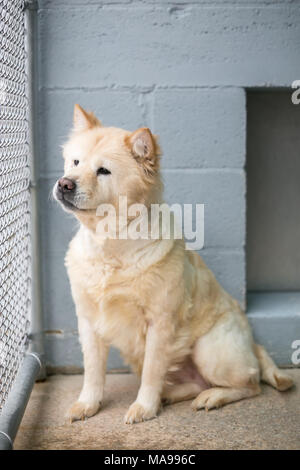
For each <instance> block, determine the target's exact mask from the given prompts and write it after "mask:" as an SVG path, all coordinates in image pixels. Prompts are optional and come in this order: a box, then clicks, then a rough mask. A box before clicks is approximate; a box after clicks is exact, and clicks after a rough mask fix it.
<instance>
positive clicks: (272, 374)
mask: <svg viewBox="0 0 300 470" xmlns="http://www.w3.org/2000/svg"><path fill="white" fill-rule="evenodd" d="M254 351H255V354H256V357H257V359H258V361H259V365H260V369H261V379H262V380H263V381H264V382H266V383H268V384H269V385H272V387H274V388H276V389H277V390H279V391H280V392H283V391H284V390H288V389H289V388H291V387H292V386H293V383H294V382H293V379H292V378H291V377H290V376H289V375H288V374H287V373H286V372H284V371H283V370H280V369H278V367H277V366H276V364H275V363H274V362H273V360H272V359H271V357H270V356H269V354H268V353H267V351H266V350H265V348H264V347H263V346H260V345H259V344H256V345H255V348H254Z"/></svg>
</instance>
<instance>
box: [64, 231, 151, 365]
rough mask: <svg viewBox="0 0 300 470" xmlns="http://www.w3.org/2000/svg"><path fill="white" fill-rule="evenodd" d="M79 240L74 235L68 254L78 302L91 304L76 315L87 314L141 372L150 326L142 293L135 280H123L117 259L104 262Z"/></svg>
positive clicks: (107, 338) (125, 357)
mask: <svg viewBox="0 0 300 470" xmlns="http://www.w3.org/2000/svg"><path fill="white" fill-rule="evenodd" d="M79 244H80V243H79V240H75V239H74V240H73V241H72V242H71V245H70V249H69V251H68V253H67V255H66V267H67V270H68V274H69V277H70V281H71V287H72V293H73V297H74V300H75V303H76V305H78V304H79V305H82V304H84V303H86V305H87V306H88V307H87V308H86V310H85V311H84V312H80V311H77V315H82V314H84V315H86V316H88V317H89V318H90V320H91V322H92V324H93V326H94V329H95V330H96V331H97V332H98V333H99V335H100V336H101V337H102V338H103V339H104V340H105V341H106V342H107V343H108V344H112V345H113V346H115V347H116V348H118V349H119V350H120V351H121V353H122V355H123V357H124V359H125V361H126V362H127V363H129V364H130V365H131V366H132V367H133V369H134V370H135V371H136V372H137V373H140V372H141V369H142V363H143V358H144V351H145V341H146V333H147V327H148V322H147V318H146V316H145V312H144V309H143V301H142V293H141V292H140V291H139V289H138V286H137V288H136V289H135V290H133V288H132V286H133V283H134V282H136V281H134V280H127V281H126V280H123V282H120V276H121V271H122V270H121V268H120V267H119V266H118V262H117V261H115V262H114V260H110V262H109V263H105V262H103V259H101V257H97V256H92V257H91V256H89V255H90V253H89V252H88V250H85V249H84V246H85V244H84V245H81V249H80V250H78V246H79ZM78 296H80V297H81V298H80V300H79V302H78V298H77V297H78ZM83 298H84V299H83Z"/></svg>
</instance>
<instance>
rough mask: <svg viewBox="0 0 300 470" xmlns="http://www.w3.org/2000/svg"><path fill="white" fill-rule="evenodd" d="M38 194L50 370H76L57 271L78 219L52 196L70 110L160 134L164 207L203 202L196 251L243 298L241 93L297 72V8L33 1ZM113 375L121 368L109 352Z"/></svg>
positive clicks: (70, 318)
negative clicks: (78, 106)
mask: <svg viewBox="0 0 300 470" xmlns="http://www.w3.org/2000/svg"><path fill="white" fill-rule="evenodd" d="M37 14H38V38H37V39H38V48H39V57H38V67H39V115H38V121H39V136H40V148H39V151H40V158H39V188H40V204H41V214H42V217H41V250H42V256H41V258H42V263H43V266H42V275H43V299H44V300H43V309H44V321H45V330H46V354H47V363H48V365H49V366H51V367H53V368H56V370H57V368H65V367H67V368H68V370H75V369H76V368H77V367H80V366H81V364H82V357H81V351H80V346H79V343H78V335H77V326H76V318H75V312H74V305H73V302H72V299H71V296H70V289H69V284H68V280H67V276H66V272H65V268H64V264H63V259H64V254H65V251H66V249H67V245H68V242H69V240H70V239H71V237H72V234H74V233H75V231H76V223H74V221H73V219H72V218H71V217H70V216H68V215H66V214H65V213H63V211H62V210H61V209H60V208H59V207H57V205H56V204H55V203H54V202H53V201H51V198H50V197H49V194H50V192H51V188H52V186H53V184H54V182H55V181H56V179H57V178H58V177H60V176H61V175H62V168H63V162H62V158H61V150H60V145H61V144H62V143H63V142H64V140H65V139H66V137H67V135H68V132H69V129H70V126H71V121H72V112H73V105H74V103H76V102H77V103H80V104H81V105H82V106H83V107H85V108H87V109H92V110H94V111H95V112H96V114H97V115H98V117H99V118H100V119H101V120H102V122H103V124H104V125H114V126H120V127H125V128H127V129H132V130H135V129H136V128H138V127H140V126H148V127H150V128H151V129H152V130H153V131H154V132H155V133H157V134H159V135H160V141H161V145H162V148H163V151H164V155H163V158H162V167H163V178H164V183H165V194H166V200H167V201H168V202H170V203H173V202H181V203H184V202H189V203H190V202H193V203H196V202H197V203H204V204H205V247H204V249H203V250H202V251H201V253H200V254H201V255H202V256H203V258H204V259H205V261H206V262H207V264H208V266H209V267H210V268H211V269H212V270H213V271H214V273H215V274H216V276H217V278H218V280H219V281H220V283H221V284H222V285H223V286H224V287H225V288H226V289H227V290H228V291H229V292H230V293H231V294H232V295H234V296H235V297H236V298H238V299H239V301H241V303H244V301H245V291H246V285H245V283H246V281H245V220H246V218H245V213H246V212H245V211H246V197H245V195H246V183H245V181H246V178H245V170H244V167H245V157H246V91H245V90H246V89H247V88H255V87H261V88H263V87H268V88H270V87H290V86H291V83H292V82H293V81H294V80H295V79H297V78H300V77H299V63H300V60H299V59H300V57H299V56H300V4H299V2H298V1H276V0H275V1H272V2H271V1H268V0H265V1H260V0H252V1H249V2H248V1H246V0H244V1H243V0H236V1H226V0H224V1H223V0H214V1H211V2H207V1H202V0H198V1H195V0H194V1H186V0H180V1H179V0H178V1H173V2H169V1H167V0H152V1H134V0H133V1H130V0H105V1H101V0H88V1H83V0H68V1H67V0H39V2H38V12H37ZM108 365H109V368H119V367H120V366H122V362H121V361H120V358H119V355H118V354H117V353H116V352H115V351H112V352H111V354H110V357H109V364H108Z"/></svg>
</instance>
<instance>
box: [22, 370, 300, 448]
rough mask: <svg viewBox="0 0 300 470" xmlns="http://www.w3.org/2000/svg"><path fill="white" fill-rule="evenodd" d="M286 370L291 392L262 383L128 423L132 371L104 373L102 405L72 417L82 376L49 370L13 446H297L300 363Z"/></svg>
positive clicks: (133, 388) (134, 389)
mask: <svg viewBox="0 0 300 470" xmlns="http://www.w3.org/2000/svg"><path fill="white" fill-rule="evenodd" d="M290 373H291V375H292V376H293V377H294V378H295V381H296V383H297V385H296V387H294V388H293V389H292V390H290V391H288V392H284V393H280V392H277V391H276V390H273V389H272V388H271V387H269V386H265V385H264V386H263V393H262V394H261V395H260V396H258V397H255V398H252V399H248V400H244V401H240V402H238V403H234V404H231V405H228V406H225V407H224V408H221V409H219V410H212V411H209V412H205V411H199V412H197V413H196V412H194V411H192V409H191V408H190V402H182V403H178V404H175V405H172V406H168V407H165V408H164V409H163V411H162V412H161V414H160V415H159V417H158V418H157V419H154V420H152V421H148V422H145V423H140V424H135V425H132V426H129V425H125V424H123V416H124V414H125V412H126V409H127V408H128V406H129V405H130V403H131V402H132V401H133V400H134V398H135V395H136V392H137V388H138V383H137V380H136V379H135V377H134V376H132V375H129V374H110V375H108V376H107V384H106V398H105V402H104V406H103V409H102V410H101V411H100V412H99V413H98V414H97V415H96V416H94V417H93V418H90V419H89V420H87V421H80V422H75V423H73V424H69V423H67V422H65V420H64V414H65V411H66V409H67V408H68V407H69V405H70V404H71V403H72V402H73V401H74V400H75V399H76V398H77V396H78V393H79V391H80V387H81V383H82V376H81V375H70V376H63V375H56V376H52V377H50V378H49V379H48V380H47V381H46V382H44V383H38V384H36V385H35V388H34V391H33V393H32V396H31V399H30V402H29V404H28V407H27V410H26V413H25V416H24V419H23V422H22V424H21V427H20V430H19V433H18V436H17V438H16V441H15V449H300V370H299V369H298V370H290Z"/></svg>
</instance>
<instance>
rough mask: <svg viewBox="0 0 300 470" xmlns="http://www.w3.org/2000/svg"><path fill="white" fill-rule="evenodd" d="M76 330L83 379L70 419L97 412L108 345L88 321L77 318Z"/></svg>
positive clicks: (69, 415) (70, 412) (103, 379)
mask: <svg viewBox="0 0 300 470" xmlns="http://www.w3.org/2000/svg"><path fill="white" fill-rule="evenodd" d="M78 330H79V335H80V341H81V345H82V350H83V359H84V381H83V387H82V390H81V393H80V395H79V398H78V400H77V401H76V402H75V403H74V404H73V406H71V408H70V410H69V412H68V414H67V417H68V418H69V419H70V420H71V421H76V420H78V419H85V418H89V417H91V416H93V415H94V414H96V413H97V411H98V410H99V408H100V406H101V402H102V399H103V390H104V383H105V373H106V359H107V353H108V346H107V345H106V344H105V343H104V342H103V340H102V339H101V337H100V336H99V335H97V334H96V333H95V331H94V330H93V327H92V325H91V324H90V321H89V320H88V319H86V318H84V317H79V318H78Z"/></svg>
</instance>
